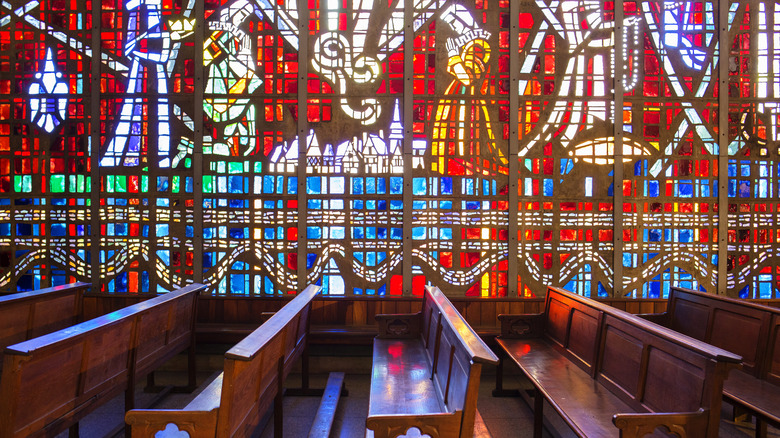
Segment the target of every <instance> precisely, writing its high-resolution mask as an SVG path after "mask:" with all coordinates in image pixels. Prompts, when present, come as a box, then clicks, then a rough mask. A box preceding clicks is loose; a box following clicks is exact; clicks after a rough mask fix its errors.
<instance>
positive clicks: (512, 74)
mask: <svg viewBox="0 0 780 438" xmlns="http://www.w3.org/2000/svg"><path fill="white" fill-rule="evenodd" d="M509 17H510V18H509V144H508V145H507V148H508V149H509V154H508V155H509V175H508V181H507V183H508V184H509V199H507V201H508V205H509V207H508V208H509V211H508V214H509V218H508V219H509V224H508V226H507V234H508V239H509V241H508V242H507V261H508V263H507V265H508V268H507V282H508V284H507V296H509V297H516V296H518V293H521V292H522V289H520V287H519V285H518V277H517V274H518V269H517V267H518V264H519V263H520V258H521V257H522V254H520V252H519V242H518V233H519V232H520V229H521V225H520V224H518V222H519V221H518V215H519V214H518V213H519V212H518V210H519V196H518V193H517V191H518V188H519V184H518V179H519V178H520V163H519V161H518V160H519V157H518V146H519V145H518V134H519V130H520V126H519V120H518V111H519V108H520V102H519V101H520V84H519V83H518V80H519V77H520V43H519V40H518V38H519V35H520V18H519V17H520V2H518V1H512V2H509ZM522 228H523V229H524V228H525V226H524V225H522Z"/></svg>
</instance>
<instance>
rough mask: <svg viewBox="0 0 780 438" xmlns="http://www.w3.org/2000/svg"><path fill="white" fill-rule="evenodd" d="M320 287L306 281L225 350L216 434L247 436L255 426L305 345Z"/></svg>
mask: <svg viewBox="0 0 780 438" xmlns="http://www.w3.org/2000/svg"><path fill="white" fill-rule="evenodd" d="M319 290H320V288H319V287H318V286H314V285H311V286H308V287H307V288H306V289H304V290H303V292H301V293H299V294H298V295H297V296H296V297H295V298H294V299H293V300H292V301H290V302H289V303H287V304H286V305H285V306H284V307H282V308H281V309H280V310H279V311H278V312H276V313H275V314H274V315H273V316H272V317H271V318H269V319H268V321H266V322H265V323H264V324H263V325H262V326H260V327H259V328H258V329H257V330H255V331H253V332H252V333H251V334H249V336H247V337H246V338H244V339H243V340H241V342H239V343H238V344H236V345H235V346H234V347H233V348H231V349H230V350H228V352H227V353H225V367H224V373H225V374H224V378H223V386H222V398H221V401H220V408H219V413H218V414H217V436H219V437H232V436H249V435H251V433H252V432H253V431H254V430H255V429H256V428H257V426H258V424H259V423H260V421H261V420H262V417H263V415H264V413H265V412H267V410H268V408H269V407H270V405H271V403H272V402H273V400H274V397H275V396H276V395H277V394H278V393H279V392H280V391H282V385H283V384H284V379H285V377H286V376H287V375H288V374H289V372H290V370H291V369H292V367H293V365H294V362H295V361H296V360H297V359H298V358H299V357H300V355H301V353H302V352H303V350H304V348H305V347H306V344H307V342H308V338H307V337H308V332H309V319H310V314H311V303H312V299H313V298H314V296H315V295H317V293H319ZM224 382H230V384H228V385H225V384H224Z"/></svg>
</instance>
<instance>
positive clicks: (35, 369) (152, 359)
mask: <svg viewBox="0 0 780 438" xmlns="http://www.w3.org/2000/svg"><path fill="white" fill-rule="evenodd" d="M205 288H206V286H203V285H199V284H197V285H190V286H187V287H184V288H182V289H179V290H176V291H173V292H170V293H166V294H163V295H160V296H158V297H156V298H152V299H149V300H146V301H144V302H141V303H138V304H135V305H132V306H129V307H126V308H124V309H120V310H117V311H115V312H111V313H108V314H106V315H103V316H100V317H98V318H95V319H91V320H89V321H85V322H82V323H79V324H76V325H74V326H71V327H68V328H65V329H62V330H59V331H56V332H53V333H49V334H47V335H43V336H41V337H37V338H33V339H30V340H28V341H24V342H21V343H19V344H15V345H11V346H9V347H7V348H6V349H5V354H4V356H3V361H4V362H3V371H2V379H1V380H0V438H9V437H40V436H54V435H56V434H58V433H60V432H62V431H65V430H68V429H70V435H71V436H74V435H78V421H79V420H80V419H81V418H83V417H84V416H85V415H87V414H88V413H89V412H91V411H93V410H94V409H95V408H97V407H98V406H100V405H101V404H103V403H104V402H106V401H108V400H110V399H112V398H113V397H115V396H116V395H118V394H121V393H122V391H124V392H125V408H126V409H132V408H133V406H134V403H135V381H136V379H137V378H140V377H142V376H144V375H145V374H147V373H149V372H150V371H152V370H154V369H155V368H156V367H157V366H159V365H160V364H162V363H163V362H165V361H167V360H168V359H170V358H171V357H173V356H175V355H176V354H178V353H179V352H181V351H182V350H184V349H185V348H187V347H189V348H190V365H192V366H194V344H193V339H194V333H195V332H194V323H195V315H196V311H197V298H198V294H199V293H200V292H201V291H202V290H204V289H205ZM189 371H190V381H191V382H192V381H194V378H195V373H194V371H195V370H194V368H193V367H191V368H190V370H189Z"/></svg>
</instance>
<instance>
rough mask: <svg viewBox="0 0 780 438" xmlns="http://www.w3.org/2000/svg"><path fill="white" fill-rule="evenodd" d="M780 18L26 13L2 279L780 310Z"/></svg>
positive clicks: (347, 3) (720, 14) (310, 9)
mask: <svg viewBox="0 0 780 438" xmlns="http://www.w3.org/2000/svg"><path fill="white" fill-rule="evenodd" d="M778 32H780V3H775V2H759V1H737V2H727V1H725V0H724V1H722V2H713V1H639V2H635V1H628V0H623V1H619V2H606V1H600V0H561V1H549V0H527V1H522V2H511V1H510V0H464V1H452V0H414V1H411V2H403V1H401V0H382V1H379V0H274V1H269V0H180V1H171V0H129V1H127V0H126V1H122V0H109V1H106V0H103V1H100V2H94V1H91V0H87V1H81V0H80V1H76V0H59V1H9V2H4V3H3V4H2V6H0V90H2V91H3V92H2V94H0V191H2V196H1V197H0V288H2V289H3V290H30V289H34V288H39V287H45V286H49V285H56V284H61V283H66V282H69V281H74V280H86V281H93V282H94V283H96V284H99V289H100V290H101V291H104V292H129V293H139V292H151V291H167V290H171V289H172V288H174V287H178V286H182V285H184V284H186V283H190V282H193V281H200V282H205V283H207V284H209V285H210V286H211V290H212V292H213V293H215V294H219V295H226V296H228V295H236V296H272V295H283V294H289V293H294V292H295V291H296V290H298V289H300V288H302V287H303V285H305V284H308V283H317V284H320V285H322V286H323V293H324V294H326V295H332V296H383V295H386V296H393V295H411V294H414V293H415V292H418V293H419V291H420V288H419V287H420V286H421V285H423V284H426V283H433V284H436V285H438V286H439V287H441V288H442V289H443V290H445V291H447V293H448V294H452V295H453V296H473V297H520V298H524V297H532V296H536V295H538V294H541V293H543V291H544V287H545V286H546V285H555V286H562V287H565V288H567V289H570V290H573V291H576V292H577V293H581V294H583V295H587V296H594V297H611V296H628V297H635V298H658V297H664V296H665V295H666V293H667V292H668V290H669V287H670V286H672V285H680V286H685V287H691V288H695V289H702V290H707V291H711V292H716V291H717V292H720V293H726V294H729V295H732V296H740V297H746V298H777V297H780V263H779V262H778V261H777V260H775V259H776V256H775V252H776V251H775V250H776V249H778V248H779V247H778V243H777V241H778V240H780V227H779V226H778V220H777V210H778V208H780V186H779V185H778V182H779V181H778V180H779V179H780V178H778V177H779V176H780V160H779V159H778V154H780V146H779V144H780V142H779V141H780V133H779V132H778V128H780V71H779V70H780V49H778V47H780V43H778V42H777V38H776V36H775V35H777V34H778ZM721 78H723V80H721ZM722 112H724V113H722ZM302 275H305V278H301V276H302Z"/></svg>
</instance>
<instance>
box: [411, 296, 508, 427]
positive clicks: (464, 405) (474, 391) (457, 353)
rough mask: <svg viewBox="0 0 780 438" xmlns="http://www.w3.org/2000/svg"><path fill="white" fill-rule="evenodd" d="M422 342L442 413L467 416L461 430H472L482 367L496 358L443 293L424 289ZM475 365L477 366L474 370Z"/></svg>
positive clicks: (493, 361)
mask: <svg viewBox="0 0 780 438" xmlns="http://www.w3.org/2000/svg"><path fill="white" fill-rule="evenodd" d="M423 297H424V298H423V307H422V312H423V315H422V317H423V326H422V331H421V337H422V342H423V344H424V346H425V350H426V352H427V354H428V358H429V360H430V363H431V364H432V366H433V368H434V371H433V376H432V377H433V379H434V380H435V386H436V387H437V388H438V389H439V391H441V393H442V394H444V400H443V402H444V403H443V404H444V406H445V411H446V412H450V413H451V412H455V411H464V412H466V413H468V412H470V413H471V416H467V417H469V418H464V421H465V422H466V423H469V424H467V425H466V426H465V427H464V430H473V427H474V424H473V423H474V420H473V413H474V412H476V407H477V395H478V388H477V387H475V386H474V383H475V382H476V383H477V384H478V383H479V378H478V377H476V378H475V373H478V372H479V371H480V370H481V365H482V364H491V365H495V364H497V363H498V357H497V356H496V355H495V353H493V352H492V351H491V350H490V349H489V348H488V347H487V346H486V345H485V343H484V342H483V341H482V340H481V339H480V338H479V335H477V334H476V332H474V330H473V329H472V328H471V326H470V325H469V324H468V323H467V322H466V320H465V319H464V318H463V316H462V315H461V314H460V312H458V310H457V309H456V308H455V306H453V305H452V302H450V300H449V299H447V297H446V296H445V295H444V293H443V292H442V291H441V290H440V289H439V288H438V287H435V286H426V287H425V294H424V296H423ZM474 365H478V366H474Z"/></svg>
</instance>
